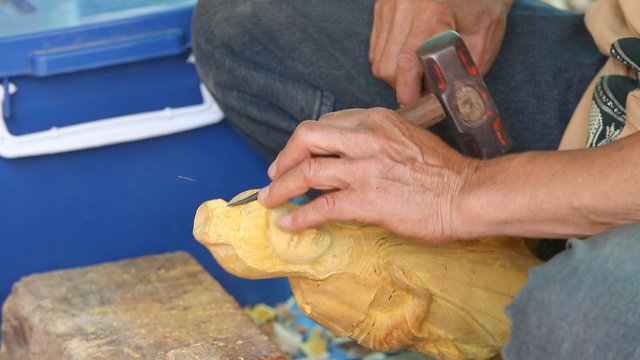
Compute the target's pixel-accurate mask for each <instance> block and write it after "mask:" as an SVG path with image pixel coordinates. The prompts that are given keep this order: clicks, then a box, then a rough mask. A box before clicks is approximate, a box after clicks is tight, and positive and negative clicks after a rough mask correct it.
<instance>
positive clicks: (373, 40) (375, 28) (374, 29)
mask: <svg viewBox="0 0 640 360" xmlns="http://www.w3.org/2000/svg"><path fill="white" fill-rule="evenodd" d="M384 1H386V0H378V1H376V3H375V4H374V5H373V24H372V25H371V35H370V37H369V54H368V56H369V62H370V63H373V60H374V54H375V53H376V45H377V44H378V36H379V35H380V21H381V16H382V5H383V4H382V3H383V2H384Z"/></svg>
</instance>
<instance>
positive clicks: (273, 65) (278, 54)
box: [193, 0, 396, 159]
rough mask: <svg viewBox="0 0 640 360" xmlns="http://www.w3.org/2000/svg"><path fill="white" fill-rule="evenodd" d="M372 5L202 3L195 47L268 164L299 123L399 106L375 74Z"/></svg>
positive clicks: (224, 103)
mask: <svg viewBox="0 0 640 360" xmlns="http://www.w3.org/2000/svg"><path fill="white" fill-rule="evenodd" d="M373 3H374V0H350V1H344V0H307V1H296V0H269V1H266V0H263V1H248V0H201V1H199V2H198V6H197V8H196V11H195V14H194V25H193V32H194V35H193V39H194V40H193V49H194V54H195V57H196V62H197V64H198V68H199V72H200V75H201V78H202V79H203V81H204V83H205V84H206V85H207V87H208V88H209V90H210V91H211V92H212V94H213V96H214V97H215V98H216V100H217V101H218V103H219V105H220V106H221V108H222V110H223V111H224V112H225V114H226V116H227V119H228V121H229V122H231V124H232V125H233V126H234V127H235V128H236V129H237V130H238V131H239V132H240V133H241V134H242V135H244V136H245V137H246V138H247V139H248V140H249V141H250V142H251V143H252V144H253V145H254V146H255V147H256V148H257V149H258V151H259V152H260V153H261V154H262V155H263V156H265V157H266V158H267V159H273V158H274V157H275V155H276V154H277V153H278V152H279V151H280V149H281V148H282V147H283V146H284V145H285V143H286V141H287V139H288V138H289V135H290V134H291V132H292V131H293V130H294V129H295V127H296V125H297V124H298V123H299V122H300V121H303V120H309V119H317V118H318V117H320V116H321V115H322V114H324V113H327V112H330V111H334V110H339V109H345V108H362V107H372V106H375V105H379V106H386V107H394V106H396V105H395V101H393V99H394V93H393V90H392V89H390V88H389V87H388V86H387V85H386V84H385V83H383V82H382V81H379V80H377V79H375V78H373V76H371V70H370V65H369V62H368V58H367V52H368V36H369V34H368V32H369V29H370V28H371V15H370V14H371V12H372V7H373Z"/></svg>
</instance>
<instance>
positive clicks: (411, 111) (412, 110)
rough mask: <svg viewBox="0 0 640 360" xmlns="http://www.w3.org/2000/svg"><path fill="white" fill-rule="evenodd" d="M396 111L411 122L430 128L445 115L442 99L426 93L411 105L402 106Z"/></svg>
mask: <svg viewBox="0 0 640 360" xmlns="http://www.w3.org/2000/svg"><path fill="white" fill-rule="evenodd" d="M396 113H398V114H399V115H400V116H402V117H403V118H405V119H406V120H407V121H409V122H410V123H412V124H414V125H417V126H420V127H423V128H428V127H430V126H431V125H434V124H436V123H438V122H440V121H442V119H444V117H445V113H444V110H443V109H442V105H440V101H438V99H437V98H436V97H435V95H433V94H428V95H425V96H423V97H421V98H420V99H418V100H416V101H415V102H413V103H411V104H410V105H407V106H403V107H401V108H400V109H398V110H396Z"/></svg>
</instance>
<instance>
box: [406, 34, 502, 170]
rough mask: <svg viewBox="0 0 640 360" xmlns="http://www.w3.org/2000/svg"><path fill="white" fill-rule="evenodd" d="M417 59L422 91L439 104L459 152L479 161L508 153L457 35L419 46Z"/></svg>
mask: <svg viewBox="0 0 640 360" xmlns="http://www.w3.org/2000/svg"><path fill="white" fill-rule="evenodd" d="M418 56H419V57H420V60H421V61H422V65H423V67H424V75H425V87H426V89H427V90H428V91H429V92H431V93H432V94H434V95H435V96H436V97H437V98H438V100H439V101H440V104H441V105H442V107H443V109H444V111H445V113H446V115H447V120H446V121H448V122H449V124H450V125H451V126H452V128H453V132H454V133H455V136H456V139H457V140H458V142H459V144H460V147H461V149H462V151H463V152H464V153H465V154H467V155H470V156H474V157H479V158H491V157H495V156H498V155H502V154H504V153H505V152H507V151H509V149H510V148H511V145H512V143H511V138H510V137H509V135H508V134H507V132H506V130H505V128H504V125H503V123H502V119H501V118H500V114H499V113H498V109H497V108H496V106H495V104H494V103H493V99H492V98H491V95H489V90H488V89H487V85H486V84H485V83H484V80H483V79H482V77H481V76H480V73H479V71H478V68H477V67H476V65H475V63H474V62H473V59H472V58H471V55H470V54H469V51H468V50H467V47H466V46H465V44H464V41H462V38H460V35H459V34H458V33H457V32H455V31H452V30H450V31H445V32H443V33H440V34H438V35H436V36H434V37H433V38H431V39H429V40H428V41H427V42H425V43H424V44H423V45H422V46H420V48H419V49H418Z"/></svg>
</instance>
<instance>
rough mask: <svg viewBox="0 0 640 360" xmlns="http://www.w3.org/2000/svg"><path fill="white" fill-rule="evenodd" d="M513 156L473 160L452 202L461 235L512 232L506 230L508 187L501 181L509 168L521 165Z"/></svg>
mask: <svg viewBox="0 0 640 360" xmlns="http://www.w3.org/2000/svg"><path fill="white" fill-rule="evenodd" d="M514 160H516V159H513V156H510V155H507V156H503V157H501V158H499V159H490V160H477V159H474V160H473V162H472V164H471V166H470V167H469V169H468V171H467V174H466V178H465V179H464V182H463V184H462V186H461V188H460V191H459V192H458V196H457V198H456V200H455V203H454V206H453V210H454V211H453V215H452V223H453V229H454V231H455V232H454V234H455V236H456V237H457V238H458V239H474V238H481V237H487V236H500V235H510V234H508V233H507V232H503V231H504V230H505V227H504V226H503V223H504V222H505V218H506V215H505V213H506V212H508V211H509V209H507V205H508V204H505V200H504V199H505V197H508V195H507V194H506V193H505V192H506V191H507V189H506V188H504V187H503V186H502V185H501V183H502V180H503V179H504V176H505V174H506V173H509V171H508V168H512V167H514V166H516V167H517V166H518V165H514V164H513V162H514ZM516 162H517V161H516ZM514 201H515V199H514Z"/></svg>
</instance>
